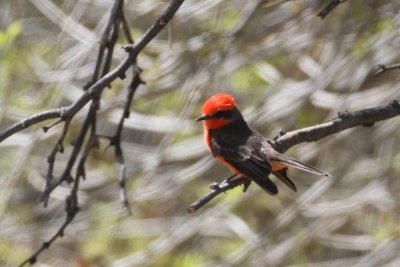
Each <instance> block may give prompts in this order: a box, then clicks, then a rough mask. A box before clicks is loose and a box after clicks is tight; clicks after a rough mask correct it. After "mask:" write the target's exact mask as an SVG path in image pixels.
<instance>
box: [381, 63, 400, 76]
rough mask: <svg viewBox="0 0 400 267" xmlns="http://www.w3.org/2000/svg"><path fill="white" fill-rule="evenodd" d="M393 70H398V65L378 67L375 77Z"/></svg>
mask: <svg viewBox="0 0 400 267" xmlns="http://www.w3.org/2000/svg"><path fill="white" fill-rule="evenodd" d="M394 69H399V70H400V64H393V65H389V66H386V65H378V70H377V71H376V72H375V76H379V75H381V74H382V73H384V72H386V71H389V70H394Z"/></svg>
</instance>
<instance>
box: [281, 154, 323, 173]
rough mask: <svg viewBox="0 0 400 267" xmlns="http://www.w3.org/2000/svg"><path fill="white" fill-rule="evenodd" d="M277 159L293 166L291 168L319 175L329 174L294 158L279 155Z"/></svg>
mask: <svg viewBox="0 0 400 267" xmlns="http://www.w3.org/2000/svg"><path fill="white" fill-rule="evenodd" d="M277 160H278V161H279V162H281V163H283V164H285V165H286V166H289V167H293V168H296V169H299V170H303V171H306V172H309V173H312V174H316V175H320V176H329V174H327V173H326V172H323V171H321V170H318V169H317V168H314V167H313V166H310V165H308V164H305V163H303V162H300V161H298V160H296V159H292V158H286V157H279V158H278V159H277ZM278 178H279V177H278Z"/></svg>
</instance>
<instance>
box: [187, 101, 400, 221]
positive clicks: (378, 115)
mask: <svg viewBox="0 0 400 267" xmlns="http://www.w3.org/2000/svg"><path fill="white" fill-rule="evenodd" d="M399 115H400V101H398V100H394V101H392V102H391V103H389V104H387V105H382V106H377V107H373V108H366V109H362V110H358V111H354V112H343V113H339V115H338V117H336V118H333V119H331V120H330V121H328V122H326V123H322V124H319V125H315V126H311V127H307V128H303V129H300V130H296V131H292V132H287V133H282V135H281V136H279V137H278V138H276V140H274V141H271V145H272V146H273V147H274V148H275V149H276V150H277V151H279V152H281V153H284V152H285V151H287V150H288V149H289V148H291V147H292V146H294V145H297V144H300V143H303V142H315V141H317V140H319V139H321V138H324V137H327V136H329V135H332V134H335V133H338V132H341V131H343V130H346V129H349V128H353V127H356V126H364V127H371V126H373V125H374V124H375V123H376V122H378V121H382V120H386V119H389V118H393V117H396V116H399ZM236 180H238V179H236ZM236 180H232V181H231V182H230V183H228V184H227V182H226V181H223V182H222V183H220V184H219V185H218V184H216V185H214V186H213V187H212V188H211V189H212V190H211V191H210V192H209V193H207V194H206V195H204V196H203V197H201V198H200V199H198V200H197V201H196V202H194V203H193V204H191V205H190V206H189V207H188V208H187V211H188V212H189V213H193V212H195V211H196V210H198V209H199V208H201V207H202V206H204V205H205V204H207V203H208V202H209V201H210V200H212V199H213V198H214V197H216V196H218V195H219V194H221V193H223V192H226V191H228V190H229V189H233V188H235V187H237V186H240V185H242V184H244V181H242V180H238V181H236ZM246 180H247V179H246ZM221 188H222V189H221Z"/></svg>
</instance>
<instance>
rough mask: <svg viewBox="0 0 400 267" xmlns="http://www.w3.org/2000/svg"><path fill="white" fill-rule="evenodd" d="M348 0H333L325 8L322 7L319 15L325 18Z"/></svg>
mask: <svg viewBox="0 0 400 267" xmlns="http://www.w3.org/2000/svg"><path fill="white" fill-rule="evenodd" d="M346 1H347V0H332V1H331V2H330V3H329V4H328V5H327V6H326V7H324V9H322V10H321V11H320V12H319V13H318V16H319V17H321V19H324V18H325V17H326V16H327V15H328V14H329V13H331V12H332V11H333V10H334V9H335V8H336V7H337V6H338V5H339V4H341V3H344V2H346Z"/></svg>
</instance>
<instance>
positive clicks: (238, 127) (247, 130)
mask: <svg viewBox="0 0 400 267" xmlns="http://www.w3.org/2000/svg"><path fill="white" fill-rule="evenodd" d="M201 111H202V115H201V116H200V117H199V118H197V119H196V121H203V126H204V141H205V143H206V145H207V148H208V150H209V151H210V152H211V153H212V155H213V156H214V157H215V158H216V159H217V160H219V161H220V162H222V164H224V165H225V166H227V167H228V168H230V169H231V170H232V171H233V172H235V173H238V174H240V175H242V176H244V177H247V178H249V179H250V180H251V181H254V182H255V183H256V184H258V185H259V186H260V187H261V188H263V189H264V190H265V191H267V192H268V193H270V194H271V195H275V194H277V193H278V188H277V187H276V185H275V184H274V183H273V182H272V181H271V180H270V179H269V178H268V176H269V174H270V173H272V174H273V175H275V176H276V177H277V178H279V179H280V180H281V181H282V182H284V183H285V184H286V185H287V186H289V187H290V188H291V189H292V190H293V191H297V190H296V186H295V185H294V183H293V182H292V181H291V180H290V179H289V177H288V176H287V169H288V167H294V168H297V169H301V170H304V171H307V172H310V173H313V174H316V175H321V176H328V174H327V173H325V172H323V171H320V170H318V169H316V168H314V167H312V166H310V165H307V164H304V163H302V162H300V161H298V160H295V159H292V158H288V157H286V156H284V155H282V154H281V153H279V152H278V151H276V150H275V149H274V148H273V147H272V146H271V145H270V144H269V143H268V141H267V139H266V138H264V137H263V136H262V135H261V134H260V133H259V132H257V131H256V130H254V129H252V128H251V127H250V126H249V125H248V124H247V123H246V121H245V120H244V119H243V116H242V114H241V113H240V111H239V110H238V109H237V107H236V103H235V99H234V98H233V97H232V96H231V95H229V94H226V93H221V94H215V95H213V96H211V97H210V98H209V99H208V100H207V101H206V102H205V103H204V105H203V108H202V110H201Z"/></svg>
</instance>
